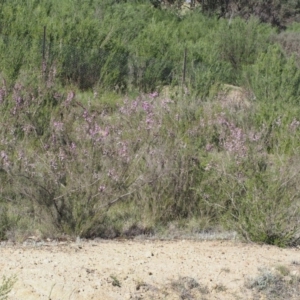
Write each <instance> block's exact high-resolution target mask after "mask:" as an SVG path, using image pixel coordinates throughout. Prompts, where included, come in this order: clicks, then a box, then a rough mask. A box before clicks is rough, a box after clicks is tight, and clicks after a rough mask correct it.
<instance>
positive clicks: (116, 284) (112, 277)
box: [110, 275, 121, 287]
mask: <svg viewBox="0 0 300 300" xmlns="http://www.w3.org/2000/svg"><path fill="white" fill-rule="evenodd" d="M110 278H111V279H112V285H113V286H117V287H121V282H120V280H119V279H118V278H117V276H115V275H110Z"/></svg>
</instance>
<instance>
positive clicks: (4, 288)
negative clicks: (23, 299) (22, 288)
mask: <svg viewBox="0 0 300 300" xmlns="http://www.w3.org/2000/svg"><path fill="white" fill-rule="evenodd" d="M16 281H17V278H16V276H10V277H5V276H4V277H3V278H2V282H1V284H0V300H6V299H8V294H9V293H10V291H11V290H12V288H13V286H14V284H15V283H16Z"/></svg>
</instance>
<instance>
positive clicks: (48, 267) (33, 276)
mask: <svg viewBox="0 0 300 300" xmlns="http://www.w3.org/2000/svg"><path fill="white" fill-rule="evenodd" d="M298 262H299V264H300V250H299V249H297V248H293V249H280V248H277V247H272V246H259V245H254V244H245V243H241V242H237V241H192V240H177V241H153V240H124V241H121V240H119V241H116V240H110V241H107V240H97V241H77V242H53V241H51V242H42V243H36V242H32V243H30V242H28V243H24V244H22V245H12V244H5V243H2V244H1V247H0V276H3V275H6V276H10V275H17V278H18V280H17V282H16V284H15V285H14V288H13V290H12V291H11V293H10V294H9V299H22V300H23V299H28V300H29V299H47V300H49V299H52V300H54V299H55V300H58V299H61V300H64V299H103V300H110V299H113V300H117V299H120V300H123V299H253V298H252V296H251V290H249V289H247V288H246V287H245V281H246V280H247V279H249V278H251V277H255V276H257V274H258V269H259V268H269V269H272V268H275V267H276V266H287V267H288V268H289V269H290V270H291V272H294V274H298V273H300V265H299V264H298ZM185 295H186V296H185ZM299 299H300V297H299Z"/></svg>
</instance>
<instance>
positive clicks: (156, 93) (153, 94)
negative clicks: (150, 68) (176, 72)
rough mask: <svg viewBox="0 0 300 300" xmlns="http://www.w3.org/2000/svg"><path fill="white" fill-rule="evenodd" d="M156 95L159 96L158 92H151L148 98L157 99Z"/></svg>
mask: <svg viewBox="0 0 300 300" xmlns="http://www.w3.org/2000/svg"><path fill="white" fill-rule="evenodd" d="M158 95H159V94H158V92H153V93H150V94H149V97H150V98H152V99H154V98H156V97H158Z"/></svg>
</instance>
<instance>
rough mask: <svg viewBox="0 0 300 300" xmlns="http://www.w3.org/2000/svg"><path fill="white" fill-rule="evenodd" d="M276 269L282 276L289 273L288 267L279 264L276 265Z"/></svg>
mask: <svg viewBox="0 0 300 300" xmlns="http://www.w3.org/2000/svg"><path fill="white" fill-rule="evenodd" d="M276 270H277V271H278V272H279V273H280V274H281V275H282V276H288V275H289V274H290V270H289V268H288V267H286V266H283V265H279V266H276Z"/></svg>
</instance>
